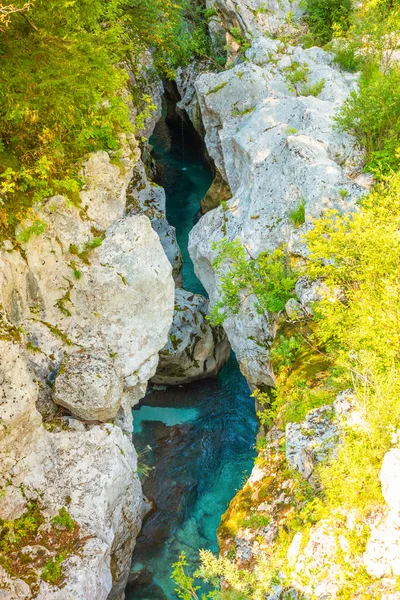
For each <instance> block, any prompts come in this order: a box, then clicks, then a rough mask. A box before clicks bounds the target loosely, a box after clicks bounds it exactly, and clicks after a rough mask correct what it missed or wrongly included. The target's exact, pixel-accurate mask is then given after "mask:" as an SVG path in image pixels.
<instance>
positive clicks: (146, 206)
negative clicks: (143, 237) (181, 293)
mask: <svg viewBox="0 0 400 600" xmlns="http://www.w3.org/2000/svg"><path fill="white" fill-rule="evenodd" d="M127 199H128V204H127V209H128V212H129V214H145V215H146V216H147V217H148V218H149V219H150V221H151V224H152V227H153V229H154V231H156V232H157V234H158V236H159V238H160V242H161V245H162V247H163V248H164V252H165V254H166V255H167V258H168V260H169V261H170V263H171V265H172V273H173V276H174V279H175V280H176V281H177V280H178V279H179V276H180V272H181V269H182V254H181V251H180V248H179V246H178V242H177V240H176V231H175V227H172V225H170V224H169V223H168V221H167V219H166V216H165V213H166V205H165V201H166V199H165V191H164V189H163V188H162V187H160V186H159V185H157V184H156V183H154V182H153V181H149V180H148V179H147V176H146V172H145V168H144V165H143V163H141V162H138V163H137V164H136V167H135V170H134V175H133V178H132V180H131V182H130V185H129V188H128V194H127Z"/></svg>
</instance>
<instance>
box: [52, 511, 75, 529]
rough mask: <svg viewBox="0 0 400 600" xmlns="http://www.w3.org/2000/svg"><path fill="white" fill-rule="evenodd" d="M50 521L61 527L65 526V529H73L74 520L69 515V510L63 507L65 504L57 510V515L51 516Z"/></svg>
mask: <svg viewBox="0 0 400 600" xmlns="http://www.w3.org/2000/svg"><path fill="white" fill-rule="evenodd" d="M51 522H52V523H54V524H55V525H60V526H61V527H65V528H66V529H68V531H73V530H74V526H75V522H74V520H73V518H72V517H71V515H70V514H69V512H68V511H67V509H66V508H65V506H63V507H62V508H60V510H59V511H58V515H56V516H55V517H53V518H52V520H51Z"/></svg>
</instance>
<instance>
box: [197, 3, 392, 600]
mask: <svg viewBox="0 0 400 600" xmlns="http://www.w3.org/2000/svg"><path fill="white" fill-rule="evenodd" d="M307 22H308V25H309V33H308V35H307V36H306V38H305V42H306V43H310V44H311V43H315V42H317V43H319V44H326V43H327V42H330V41H331V40H332V39H333V41H332V44H331V49H333V50H334V51H335V53H336V60H337V63H338V64H339V65H340V66H341V67H342V68H346V69H349V70H354V69H356V68H359V69H361V79H360V87H359V90H358V91H357V92H353V93H352V94H351V95H350V96H349V98H348V100H347V102H345V104H344V106H343V108H342V109H341V110H340V112H339V113H338V115H337V119H336V124H337V127H339V128H341V129H343V130H346V131H349V132H350V133H352V134H353V135H354V136H355V137H356V139H357V140H358V142H359V144H360V147H361V148H362V149H363V150H364V152H365V169H366V171H369V172H372V173H373V174H374V176H375V180H376V185H375V187H374V189H373V190H372V192H371V193H370V194H369V195H368V196H366V197H364V198H363V200H362V201H360V202H359V207H358V211H357V212H354V213H352V214H348V213H347V214H339V213H337V212H332V211H328V212H327V213H325V214H324V215H323V216H322V217H321V218H320V219H318V220H317V221H315V222H314V229H313V230H312V231H311V232H309V233H307V235H306V238H305V241H306V242H307V245H308V249H309V260H308V261H307V263H306V264H304V265H302V269H301V274H305V275H308V276H309V277H311V278H312V279H322V280H323V282H324V284H325V286H326V287H325V290H326V292H325V295H324V298H323V299H322V300H321V301H320V302H318V303H315V304H314V305H313V306H312V307H311V311H312V312H311V313H310V314H305V313H304V311H302V310H301V309H299V312H298V313H296V312H295V311H293V314H291V317H290V319H288V318H287V316H285V315H284V313H283V312H282V313H281V316H280V318H279V320H278V336H277V338H276V340H275V342H274V344H273V346H272V349H271V360H272V363H273V368H274V372H275V375H276V389H274V390H265V389H264V390H256V392H255V396H256V399H257V402H258V406H259V407H260V412H259V417H260V421H261V424H262V426H264V429H266V430H268V429H269V428H270V427H271V426H272V425H273V426H274V427H275V428H277V429H280V430H281V431H282V432H284V431H285V427H286V425H287V423H293V422H294V423H296V422H297V423H301V422H302V421H303V420H304V418H305V416H306V414H307V413H308V411H309V410H310V409H312V408H316V407H319V406H322V405H330V404H332V402H333V400H334V399H335V397H336V395H337V393H338V392H339V391H341V390H344V389H347V388H351V389H353V390H354V402H355V406H356V410H357V411H358V414H359V419H360V426H358V427H352V428H351V429H350V428H348V429H346V430H345V431H344V436H343V441H342V443H341V444H340V446H339V447H338V450H337V454H336V456H335V458H334V459H333V458H331V460H330V461H329V462H325V463H322V464H321V465H320V466H319V467H318V468H317V469H315V470H314V475H313V476H314V477H315V478H316V486H315V487H314V486H309V488H308V489H305V488H302V487H301V482H299V481H298V480H296V476H295V474H294V473H293V472H292V473H289V472H288V471H287V466H286V467H285V453H284V446H282V447H280V448H277V447H276V445H275V446H269V443H268V441H267V439H266V438H263V439H260V440H259V442H258V445H257V450H258V453H259V456H258V459H257V464H258V465H259V466H260V467H262V469H263V471H264V473H265V476H264V478H263V479H261V480H260V481H259V482H256V483H255V484H253V485H254V486H255V487H253V488H251V489H250V487H249V485H248V484H247V485H246V486H245V487H244V488H243V489H242V490H241V491H240V492H239V493H238V495H237V496H236V497H235V499H234V500H233V501H232V503H231V505H230V507H229V509H228V511H227V513H226V514H225V515H224V517H223V521H222V525H221V527H220V530H219V541H220V547H221V549H222V552H221V555H220V558H219V559H217V558H215V557H214V556H212V554H211V553H202V561H203V567H202V568H201V569H200V570H199V571H198V572H197V575H202V576H203V577H205V578H206V579H207V578H213V577H217V579H219V578H221V577H222V578H223V581H224V584H225V586H229V587H230V589H231V590H232V594H233V597H236V596H235V594H236V595H237V597H238V598H240V597H245V598H247V599H250V598H251V599H258V598H261V597H264V596H265V593H266V591H267V590H271V586H272V585H273V584H276V583H277V582H278V581H280V582H281V583H282V584H283V585H285V584H288V585H289V586H290V582H291V581H292V577H296V576H297V575H296V574H295V573H293V566H292V567H291V566H290V564H289V562H290V561H288V554H287V552H288V548H289V546H290V544H291V542H292V540H293V536H294V534H295V532H301V533H302V541H301V544H302V546H301V548H302V549H303V548H304V547H305V545H306V543H307V540H308V539H309V535H310V531H311V528H312V527H313V526H315V525H317V524H318V525H320V524H321V523H326V524H328V526H329V527H331V530H332V531H334V532H335V534H336V535H337V538H338V539H339V537H341V539H345V540H346V544H347V550H346V552H344V551H343V547H340V544H336V551H335V555H334V556H333V557H332V559H331V560H330V563H329V566H331V565H332V564H333V563H334V564H335V565H338V566H340V570H341V578H342V579H341V586H342V587H341V589H340V590H339V593H338V596H340V597H342V598H346V599H350V598H354V597H368V598H369V597H380V595H381V593H382V591H381V589H380V588H379V585H380V583H379V581H375V580H373V579H372V578H371V577H369V576H368V575H367V573H366V572H365V570H363V568H362V565H361V566H359V567H357V566H356V564H359V559H360V557H361V556H362V554H363V552H364V551H365V547H366V542H367V540H368V537H369V527H368V526H367V524H366V523H367V522H368V517H369V516H370V515H371V514H374V511H376V509H377V507H379V506H381V505H382V503H383V498H382V493H381V488H380V482H379V472H380V469H381V466H382V460H383V457H384V455H385V453H386V452H387V451H388V450H389V449H390V448H391V447H392V444H393V435H394V433H396V432H397V431H398V430H399V428H400V400H399V398H400V281H399V275H398V274H399V268H398V265H399V264H400V238H399V234H398V232H399V230H400V173H399V166H400V164H399V162H400V126H399V123H400V95H399V89H400V85H399V84H400V75H399V74H400V69H399V66H398V64H397V63H396V62H394V61H393V60H392V58H393V52H394V50H395V49H396V48H398V45H399V31H400V6H399V4H398V3H396V2H392V1H390V0H367V1H366V2H363V3H362V4H361V3H360V4H357V5H355V3H352V2H350V1H347V0H329V1H325V0H324V1H320V0H309V1H308V2H307ZM286 76H287V81H288V84H289V85H290V86H292V87H293V89H294V91H295V92H296V93H297V94H301V93H303V94H304V89H306V88H307V86H308V85H309V84H308V69H307V65H300V64H298V63H295V62H293V63H292V65H291V66H290V67H288V68H287V70H286ZM319 85H320V86H322V82H320V84H319ZM321 90H322V87H321V89H320V91H321ZM313 92H314V93H315V94H316V95H318V93H319V92H318V89H316V90H313ZM289 133H290V130H289V131H288V132H287V134H288V135H289ZM339 195H340V197H341V198H343V199H345V198H346V196H347V195H348V191H347V190H345V189H341V190H339ZM304 217H305V214H304V205H303V206H301V205H300V206H299V207H298V209H296V210H295V211H293V212H292V213H291V214H290V219H291V221H292V222H293V224H294V225H295V226H297V227H298V226H300V225H301V224H303V223H304ZM215 249H217V250H218V252H219V257H218V258H217V259H216V260H215V261H214V268H215V269H216V270H217V271H218V273H219V277H220V282H221V292H222V300H221V302H220V303H219V304H218V305H217V307H216V309H215V312H214V313H213V316H214V318H215V319H216V320H218V319H219V320H223V319H224V318H226V316H227V315H229V314H231V313H235V312H237V311H238V309H239V306H240V303H241V302H243V301H245V300H246V298H247V297H249V296H250V295H254V297H255V298H256V302H257V305H258V310H260V311H261V312H263V311H265V312H267V313H268V312H269V311H273V312H275V313H279V312H280V310H281V309H282V307H283V306H284V304H285V302H286V300H287V299H288V298H289V297H291V296H293V282H294V280H295V279H296V276H295V275H294V273H293V268H292V267H291V266H290V261H289V258H288V256H287V255H286V252H285V250H284V249H280V250H279V254H278V257H275V256H274V253H272V254H268V255H266V256H263V255H262V256H261V257H259V258H258V259H257V260H253V259H251V257H249V256H247V255H246V251H245V249H244V248H243V247H241V246H240V244H239V242H238V241H236V242H228V241H227V240H223V241H222V242H220V243H219V245H218V246H217V247H215ZM283 257H284V259H283ZM260 258H261V262H263V261H264V260H266V264H267V269H265V268H264V267H261V264H260V262H259V261H260ZM276 258H278V260H277V261H276ZM281 261H282V262H281ZM245 263H246V264H245ZM277 265H280V266H279V267H277ZM283 265H285V268H282V267H283ZM271 270H272V274H271ZM272 306H273V307H274V308H272ZM267 307H268V308H267ZM326 414H327V415H328V416H330V412H329V410H327V412H326ZM332 415H333V411H332ZM283 440H284V438H283ZM283 443H284V442H283ZM268 461H270V463H271V464H270V465H269V464H268ZM285 469H286V475H285V477H284V479H285V478H286V479H285V481H283V483H284V484H285V487H284V489H285V493H286V494H288V492H287V491H286V490H287V489H288V485H287V483H288V481H287V480H288V479H290V486H292V487H291V493H290V494H288V496H287V498H286V500H285V511H286V512H279V513H278V512H276V514H273V515H272V517H273V520H274V523H275V524H278V535H277V536H276V538H275V540H274V542H272V543H270V542H268V543H267V544H265V545H264V549H263V550H262V551H261V552H260V554H259V556H258V557H254V558H253V559H252V562H251V564H249V565H248V566H247V567H246V569H244V570H239V569H238V567H237V563H236V562H235V542H234V541H233V540H235V537H236V536H237V534H238V532H239V530H240V528H242V527H246V528H250V529H251V530H253V532H254V536H255V539H258V538H257V536H256V534H257V531H258V530H259V528H260V527H262V526H263V525H266V523H267V522H268V519H269V518H270V517H271V514H270V513H268V514H263V510H262V507H261V504H263V503H264V502H266V504H267V505H268V506H269V507H270V506H271V503H273V502H274V499H279V498H280V495H281V493H282V488H281V487H280V477H281V475H282V473H285ZM305 483H306V482H304V481H303V484H305ZM307 485H308V484H307ZM290 486H289V487H290ZM277 506H279V509H277V510H282V506H281V505H279V503H278V505H277ZM348 511H351V512H350V513H349V512H348ZM348 514H352V515H354V518H355V520H356V523H357V524H356V526H355V527H354V528H353V529H352V530H351V531H350V530H349V529H348V528H347V525H346V515H348ZM282 524H283V525H282ZM258 533H259V531H258ZM258 537H259V538H260V542H259V543H260V544H261V546H260V547H262V544H263V538H262V536H258ZM246 539H248V537H247V538H246ZM310 568H311V566H310ZM325 575H326V573H325V574H324V572H323V571H321V573H319V572H316V571H312V572H311V575H310V576H312V579H313V582H312V583H313V585H314V584H315V585H316V584H317V583H318V581H323V580H324V577H325ZM300 583H301V584H304V582H300ZM306 583H307V582H306ZM215 593H216V594H218V595H217V596H216V597H218V598H223V597H224V593H225V592H224V591H219V592H217V591H216V592H215Z"/></svg>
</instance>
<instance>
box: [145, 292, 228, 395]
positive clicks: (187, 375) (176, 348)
mask: <svg viewBox="0 0 400 600" xmlns="http://www.w3.org/2000/svg"><path fill="white" fill-rule="evenodd" d="M207 314H208V300H207V299H206V298H204V297H203V296H200V295H199V294H193V293H191V292H187V291H185V290H183V289H177V290H176V294H175V311H174V320H173V323H172V327H171V330H170V332H169V339H168V342H167V345H166V346H165V347H164V348H163V349H162V350H161V352H160V360H159V363H158V367H157V372H156V375H155V376H154V377H153V379H152V382H153V383H156V384H166V385H178V384H182V383H189V382H191V381H195V380H197V379H205V378H208V377H216V376H217V375H218V373H219V371H220V370H221V368H222V367H223V365H224V364H225V363H226V361H227V360H228V358H229V356H230V345H229V342H228V339H227V337H226V335H225V333H224V331H223V329H222V328H221V327H213V326H212V325H211V324H210V323H209V322H208V321H207Z"/></svg>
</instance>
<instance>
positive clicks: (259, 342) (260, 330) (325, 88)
mask: <svg viewBox="0 0 400 600" xmlns="http://www.w3.org/2000/svg"><path fill="white" fill-rule="evenodd" d="M226 4H227V3H226ZM238 12H240V10H239V9H238ZM246 55H247V57H248V61H247V62H243V63H240V64H238V65H236V66H235V67H234V68H232V69H230V70H229V71H225V72H223V73H208V74H203V75H201V76H200V77H199V78H198V79H197V81H196V82H195V87H196V90H197V98H198V102H199V105H200V109H201V114H202V119H203V123H204V127H205V131H206V136H205V142H206V145H207V149H208V152H209V154H210V156H211V157H212V158H213V159H214V161H215V165H216V168H217V170H218V172H219V173H220V174H221V176H222V177H223V179H224V180H225V182H226V183H227V184H228V185H229V188H230V189H231V191H232V194H233V198H232V199H231V200H229V201H228V202H227V203H226V204H224V205H223V206H220V207H219V208H216V209H215V210H211V211H210V212H208V213H207V214H206V215H204V217H203V218H202V219H201V220H200V221H199V223H198V224H197V225H196V226H195V228H194V229H193V231H192V233H191V236H190V244H189V250H190V254H191V257H192V260H193V262H194V265H195V270H196V274H197V275H198V277H199V278H200V280H201V282H202V283H203V285H204V287H205V288H206V290H207V292H208V293H209V295H210V298H211V303H212V304H213V303H214V302H216V301H217V300H218V299H219V287H218V286H219V276H218V275H217V274H216V273H215V271H214V269H213V267H212V263H213V260H214V258H215V257H216V253H217V251H216V250H213V244H215V243H216V242H218V241H220V240H221V239H223V238H224V237H227V238H228V239H230V240H234V239H236V238H237V239H239V241H240V242H241V243H242V244H243V245H244V247H245V249H246V251H247V254H248V256H249V258H257V256H258V255H259V254H260V253H261V252H263V251H271V250H274V249H276V248H277V247H278V246H280V245H282V244H286V245H287V247H288V250H289V252H290V253H291V254H292V255H294V256H299V257H303V258H305V257H306V256H307V250H306V246H305V243H304V241H303V240H302V235H303V234H304V233H305V232H306V231H307V230H308V229H309V228H310V227H311V226H312V219H313V218H317V217H319V216H320V215H321V214H322V213H323V212H324V211H325V210H326V209H338V210H339V211H342V212H346V211H351V210H354V207H355V204H356V201H357V200H358V199H359V198H360V197H361V196H362V195H363V194H364V193H365V189H364V188H363V187H361V186H359V185H358V184H357V183H356V182H355V181H354V177H355V176H356V175H357V174H358V173H359V172H360V157H359V153H358V150H357V148H356V147H355V143H354V140H353V139H352V138H351V137H350V136H349V135H347V134H346V133H341V132H339V131H338V130H337V129H336V128H335V127H334V121H333V117H334V115H335V112H336V110H337V109H338V107H339V106H340V105H341V103H342V102H343V101H344V99H345V98H346V97H347V96H348V94H349V93H350V92H351V91H352V90H353V89H355V86H356V84H357V75H349V74H343V73H341V72H340V71H339V70H338V69H337V68H336V67H335V66H334V64H333V56H332V55H331V54H329V53H327V52H325V51H323V50H321V49H320V48H310V49H308V50H304V49H302V48H300V47H289V48H286V49H283V47H282V46H281V45H280V43H279V42H278V41H276V40H272V39H267V38H257V39H256V40H254V42H253V45H252V47H251V48H250V49H249V50H248V51H247V52H246ZM299 69H303V71H304V74H305V75H304V81H303V82H302V83H301V84H292V83H291V81H290V78H291V75H292V74H293V73H295V72H298V71H299ZM315 86H317V89H316V91H313V90H315ZM318 86H319V87H318ZM312 93H314V94H315V95H312ZM300 205H302V206H304V212H305V218H304V223H296V222H294V220H293V217H292V214H293V212H294V211H296V210H297V209H298V208H299V206H300ZM227 269H228V265H227V266H226V269H224V267H222V270H221V275H223V274H224V273H225V272H226V270H227ZM254 300H255V299H254V298H252V297H245V298H244V299H243V302H241V304H240V309H239V312H238V313H237V314H235V315H230V316H229V317H228V319H226V321H225V323H224V328H225V331H226V332H227V334H228V337H229V340H230V342H231V344H232V347H233V349H234V351H235V352H236V355H237V357H238V359H239V362H240V366H241V370H242V372H243V374H244V375H245V376H246V378H247V379H248V381H249V382H250V384H252V385H255V386H257V385H273V384H274V378H273V375H272V372H271V370H270V369H269V367H268V364H269V347H270V344H271V340H272V339H273V337H274V333H275V332H274V327H275V325H274V321H273V320H270V319H268V318H267V316H266V315H260V314H258V313H257V311H256V310H255V305H254V304H255V302H254Z"/></svg>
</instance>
